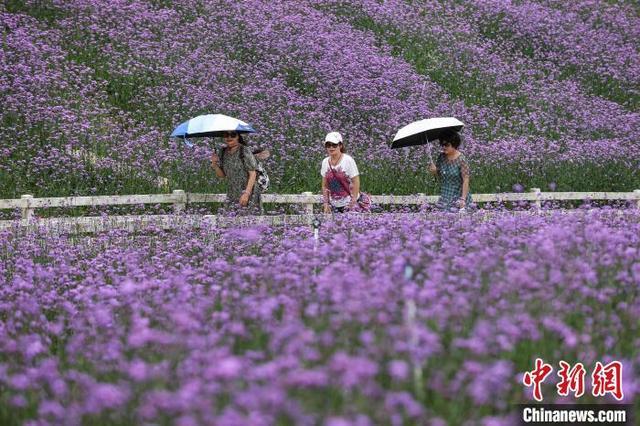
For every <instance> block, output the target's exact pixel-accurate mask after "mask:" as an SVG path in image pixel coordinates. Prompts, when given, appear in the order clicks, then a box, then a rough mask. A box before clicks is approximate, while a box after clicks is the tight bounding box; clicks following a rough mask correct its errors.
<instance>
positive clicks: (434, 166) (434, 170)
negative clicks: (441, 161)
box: [429, 163, 438, 173]
mask: <svg viewBox="0 0 640 426" xmlns="http://www.w3.org/2000/svg"><path fill="white" fill-rule="evenodd" d="M429 171H430V172H431V173H437V171H438V168H437V167H436V165H435V164H433V163H430V164H429Z"/></svg>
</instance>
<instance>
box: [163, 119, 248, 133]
mask: <svg viewBox="0 0 640 426" xmlns="http://www.w3.org/2000/svg"><path fill="white" fill-rule="evenodd" d="M233 131H235V132H238V133H255V130H254V129H253V127H251V126H250V125H249V124H247V123H245V122H244V121H242V120H238V119H237V118H233V117H229V116H228V115H224V114H206V115H199V116H197V117H194V118H192V119H190V120H187V121H185V122H184V123H182V124H180V125H179V126H178V127H176V128H175V130H174V131H173V133H171V137H172V138H188V137H204V136H222V134H223V133H224V132H233Z"/></svg>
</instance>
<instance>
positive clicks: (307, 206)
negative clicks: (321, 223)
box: [302, 191, 313, 216]
mask: <svg viewBox="0 0 640 426" xmlns="http://www.w3.org/2000/svg"><path fill="white" fill-rule="evenodd" d="M302 195H306V196H307V197H310V196H312V195H313V192H309V191H307V192H303V193H302ZM304 214H306V215H309V216H313V202H311V203H304Z"/></svg>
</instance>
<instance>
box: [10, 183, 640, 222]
mask: <svg viewBox="0 0 640 426" xmlns="http://www.w3.org/2000/svg"><path fill="white" fill-rule="evenodd" d="M226 198H227V197H226V195H225V194H206V193H189V192H185V191H183V190H179V189H178V190H175V191H173V192H172V193H171V194H143V195H98V196H79V197H48V198H34V197H33V196H32V195H29V194H26V195H23V196H22V197H21V198H17V199H0V210H3V209H5V210H6V209H20V210H21V219H23V220H29V219H31V218H32V217H33V214H34V210H35V209H42V208H51V207H83V206H115V205H139V204H172V205H173V210H174V212H176V213H179V212H182V211H183V210H184V209H185V207H186V205H187V204H189V203H224V202H225V201H226ZM472 199H473V201H474V202H475V203H487V202H517V201H528V202H531V203H532V205H533V207H535V208H538V209H540V208H542V202H543V201H571V200H573V201H586V200H621V201H635V205H636V207H637V208H640V189H636V190H635V191H633V192H541V191H540V189H539V188H532V189H531V190H530V192H522V193H498V194H473V195H472ZM437 200H438V197H437V196H435V195H425V194H415V195H372V196H371V201H372V203H373V204H377V205H421V204H429V203H435V202H436V201H437ZM261 203H262V204H269V203H271V204H301V205H303V206H304V207H305V213H306V214H313V211H314V209H313V207H314V205H315V204H322V196H321V195H319V194H313V193H311V192H303V193H302V194H262V196H261Z"/></svg>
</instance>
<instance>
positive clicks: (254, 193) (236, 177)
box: [211, 131, 260, 214]
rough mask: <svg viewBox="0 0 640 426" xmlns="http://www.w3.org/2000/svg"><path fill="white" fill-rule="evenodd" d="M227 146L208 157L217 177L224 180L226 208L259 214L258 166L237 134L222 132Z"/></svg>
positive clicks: (249, 150)
mask: <svg viewBox="0 0 640 426" xmlns="http://www.w3.org/2000/svg"><path fill="white" fill-rule="evenodd" d="M222 138H223V140H224V142H225V144H226V147H225V148H223V149H222V150H220V151H219V154H218V153H215V152H214V153H213V155H212V156H211V165H212V166H213V168H214V170H215V172H216V176H218V177H219V178H226V179H227V183H228V185H227V206H228V207H230V208H232V209H239V210H240V211H241V212H243V213H251V214H258V213H259V212H260V192H259V191H258V189H257V188H256V185H255V183H256V168H257V166H258V163H257V161H256V159H255V157H254V156H253V153H252V152H251V149H250V148H249V147H248V146H247V144H246V142H245V141H244V140H243V138H242V135H240V134H239V133H238V132H234V131H230V132H224V133H223V135H222Z"/></svg>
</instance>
